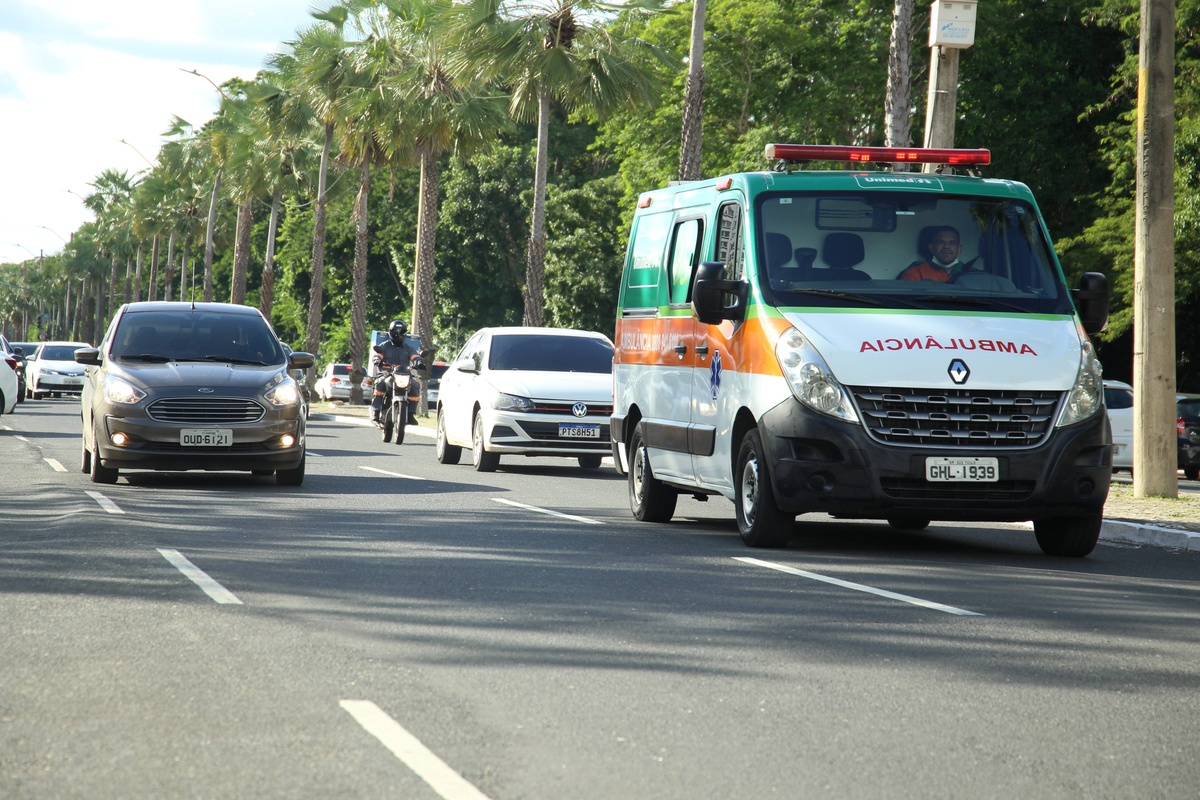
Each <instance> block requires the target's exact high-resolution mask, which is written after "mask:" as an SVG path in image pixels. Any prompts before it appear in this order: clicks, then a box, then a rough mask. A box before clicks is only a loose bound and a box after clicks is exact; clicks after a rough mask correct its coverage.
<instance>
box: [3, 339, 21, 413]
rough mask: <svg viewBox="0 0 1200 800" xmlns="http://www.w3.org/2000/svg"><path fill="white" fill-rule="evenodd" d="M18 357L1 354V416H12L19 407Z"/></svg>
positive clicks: (10, 354)
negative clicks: (16, 407) (17, 406)
mask: <svg viewBox="0 0 1200 800" xmlns="http://www.w3.org/2000/svg"><path fill="white" fill-rule="evenodd" d="M17 387H18V383H17V357H16V356H15V355H13V354H12V353H7V352H0V414H11V413H13V408H14V407H15V406H16V405H17V392H18V388H17Z"/></svg>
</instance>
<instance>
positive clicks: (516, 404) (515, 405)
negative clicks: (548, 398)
mask: <svg viewBox="0 0 1200 800" xmlns="http://www.w3.org/2000/svg"><path fill="white" fill-rule="evenodd" d="M492 408H494V409H496V410H497V411H525V412H528V411H533V401H532V400H530V399H529V398H528V397H518V396H517V395H515V394H504V393H503V392H501V393H500V394H498V395H496V399H495V400H493V401H492Z"/></svg>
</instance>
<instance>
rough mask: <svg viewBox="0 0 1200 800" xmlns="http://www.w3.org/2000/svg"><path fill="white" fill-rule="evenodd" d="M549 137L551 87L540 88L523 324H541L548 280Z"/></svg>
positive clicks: (526, 259)
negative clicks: (547, 185)
mask: <svg viewBox="0 0 1200 800" xmlns="http://www.w3.org/2000/svg"><path fill="white" fill-rule="evenodd" d="M549 140H550V90H549V89H546V88H542V89H539V90H538V136H537V162H536V166H535V168H534V178H533V214H532V215H531V218H530V221H529V250H528V251H527V252H526V255H525V317H524V321H523V324H525V325H529V326H533V327H540V326H541V324H542V309H543V307H544V305H545V298H544V297H543V296H542V287H543V285H544V284H545V281H546V171H547V160H548V159H547V152H548V150H549Z"/></svg>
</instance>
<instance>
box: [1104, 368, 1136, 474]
mask: <svg viewBox="0 0 1200 800" xmlns="http://www.w3.org/2000/svg"><path fill="white" fill-rule="evenodd" d="M1104 407H1105V408H1106V409H1107V411H1108V424H1109V425H1110V426H1111V427H1112V440H1113V470H1114V471H1116V470H1118V469H1127V470H1130V471H1132V470H1133V387H1132V386H1130V385H1129V384H1128V383H1123V382H1121V381H1105V382H1104Z"/></svg>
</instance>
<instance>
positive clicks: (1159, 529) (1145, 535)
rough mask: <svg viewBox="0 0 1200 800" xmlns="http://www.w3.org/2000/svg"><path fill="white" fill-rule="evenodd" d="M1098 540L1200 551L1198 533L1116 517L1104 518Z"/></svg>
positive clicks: (1199, 535)
mask: <svg viewBox="0 0 1200 800" xmlns="http://www.w3.org/2000/svg"><path fill="white" fill-rule="evenodd" d="M1100 541H1102V542H1103V541H1108V542H1125V543H1132V544H1148V545H1151V546H1154V547H1164V548H1168V549H1170V550H1193V551H1197V552H1200V533H1196V532H1193V531H1183V530H1179V529H1178V528H1165V527H1163V526H1161V525H1149V524H1146V523H1143V522H1125V521H1123V520H1118V519H1106V520H1104V525H1103V527H1101V528H1100Z"/></svg>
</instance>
